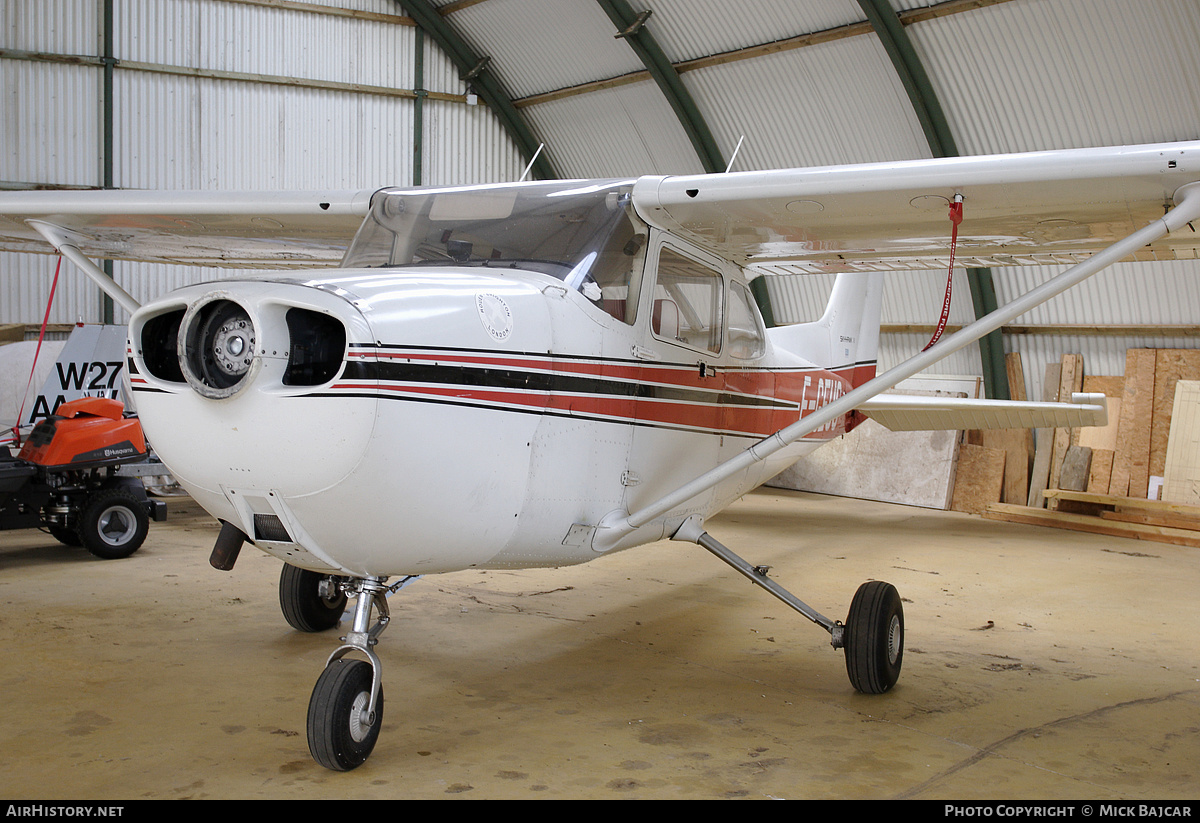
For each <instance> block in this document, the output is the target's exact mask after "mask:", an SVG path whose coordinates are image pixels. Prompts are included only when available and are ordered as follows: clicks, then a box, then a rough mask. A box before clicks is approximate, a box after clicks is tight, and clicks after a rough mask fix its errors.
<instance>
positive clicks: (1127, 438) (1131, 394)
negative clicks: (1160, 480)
mask: <svg viewBox="0 0 1200 823" xmlns="http://www.w3.org/2000/svg"><path fill="white" fill-rule="evenodd" d="M1154 362H1155V354H1154V349H1129V350H1128V351H1127V352H1126V353H1125V386H1124V391H1123V392H1122V395H1121V419H1120V422H1119V423H1118V426H1117V441H1118V443H1117V453H1116V455H1115V456H1114V458H1113V471H1112V481H1111V483H1110V485H1109V494H1114V495H1117V496H1121V497H1145V496H1146V491H1147V489H1148V488H1149V486H1150V418H1151V413H1152V410H1153V408H1154Z"/></svg>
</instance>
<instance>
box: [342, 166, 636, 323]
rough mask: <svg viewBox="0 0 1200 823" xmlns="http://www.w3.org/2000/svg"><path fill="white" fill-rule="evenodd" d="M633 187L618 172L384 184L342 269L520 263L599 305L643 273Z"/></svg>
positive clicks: (505, 266)
mask: <svg viewBox="0 0 1200 823" xmlns="http://www.w3.org/2000/svg"><path fill="white" fill-rule="evenodd" d="M632 189H633V183H632V181H619V180H613V181H602V182H592V181H587V182H580V181H574V182H572V181H554V182H548V183H526V184H509V185H500V186H481V187H463V188H447V189H385V190H383V191H381V192H379V193H377V194H376V195H375V198H374V199H373V200H372V203H371V212H370V214H369V215H368V217H367V219H366V220H365V221H364V222H363V226H362V228H361V229H359V231H358V234H357V235H356V236H355V238H354V242H353V243H351V244H350V248H349V249H347V251H346V255H345V257H344V258H343V260H342V267H343V268H373V267H389V268H391V267H405V266H421V267H428V266H437V265H446V266H481V267H488V268H496V269H521V270H524V271H534V272H540V273H543V274H548V275H551V276H552V277H555V278H557V279H559V280H561V281H563V283H564V284H565V285H566V286H568V287H569V288H572V289H576V290H578V291H580V292H582V293H583V294H584V295H585V296H586V297H588V298H589V299H590V300H592V301H595V302H597V303H599V301H601V299H602V296H603V297H606V298H608V299H609V300H613V299H623V298H624V297H625V296H626V295H625V294H618V292H619V291H620V289H621V288H622V287H626V288H627V287H628V285H629V282H630V278H631V271H632V270H633V269H634V268H635V263H636V268H637V271H638V273H639V274H640V261H641V259H642V255H641V252H642V249H643V246H644V245H645V239H646V229H645V227H643V226H641V225H640V224H638V223H636V221H635V219H634V218H633V216H632V213H633V210H632V208H631V207H630V193H631V191H632ZM602 292H603V295H602ZM611 313H614V314H615V312H611ZM621 319H626V318H624V317H622V318H621ZM626 322H632V320H631V319H626Z"/></svg>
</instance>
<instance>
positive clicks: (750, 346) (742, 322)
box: [729, 282, 767, 360]
mask: <svg viewBox="0 0 1200 823" xmlns="http://www.w3.org/2000/svg"><path fill="white" fill-rule="evenodd" d="M766 349H767V340H766V332H765V331H764V330H763V322H762V315H761V314H759V311H758V307H757V306H756V305H755V303H754V299H753V298H752V297H751V295H750V290H749V289H747V288H746V287H745V286H743V285H742V284H741V283H738V282H733V283H731V284H730V285H729V356H730V357H736V358H738V359H739V360H756V359H758V358H759V357H762V356H763V354H764V353H765V352H766Z"/></svg>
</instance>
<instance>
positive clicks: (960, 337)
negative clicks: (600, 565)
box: [592, 182, 1200, 551]
mask: <svg viewBox="0 0 1200 823" xmlns="http://www.w3.org/2000/svg"><path fill="white" fill-rule="evenodd" d="M1174 200H1175V207H1174V208H1173V209H1171V210H1170V211H1169V212H1167V213H1166V214H1165V215H1163V216H1162V217H1160V218H1159V219H1157V220H1155V221H1153V222H1152V223H1150V224H1148V225H1146V226H1144V227H1143V228H1141V229H1139V230H1137V231H1135V232H1134V233H1133V234H1130V235H1129V236H1127V237H1124V238H1122V239H1121V240H1118V241H1117V242H1115V243H1113V244H1112V245H1111V246H1108V247H1107V248H1105V249H1103V250H1102V251H1099V252H1097V253H1096V254H1094V255H1092V256H1091V257H1089V258H1088V259H1087V260H1084V261H1083V262H1081V263H1078V264H1076V265H1074V266H1072V267H1071V268H1069V269H1067V270H1066V271H1065V272H1063V273H1061V274H1059V275H1057V276H1055V277H1053V278H1051V279H1050V280H1047V281H1046V282H1045V283H1043V284H1041V285H1040V286H1038V287H1037V288H1034V289H1031V290H1030V291H1028V292H1026V293H1025V294H1024V295H1022V296H1021V297H1018V298H1017V299H1016V300H1013V301H1012V302H1011V303H1008V304H1007V305H1005V306H1002V307H1001V308H999V309H996V310H995V311H993V312H992V313H990V314H988V315H985V316H984V317H982V318H980V319H979V320H976V321H975V322H974V323H971V324H970V325H968V326H964V327H963V328H962V329H960V330H959V331H957V332H955V333H954V334H952V335H950V336H949V337H946V338H943V339H942V341H941V342H939V343H938V344H937V345H935V346H933V347H932V348H930V349H926V350H925V351H923V352H921V353H919V354H917V355H915V356H913V357H910V358H909V359H908V360H905V361H904V362H903V363H901V364H900V365H898V366H895V367H894V368H892V369H889V370H888V371H886V372H884V373H883V374H881V375H879V376H878V377H876V378H874V379H873V380H870V381H868V382H866V383H864V384H863V385H861V386H859V387H858V388H856V389H853V390H851V391H850V392H848V393H846V394H844V395H842V396H841V397H840V398H838V399H837V400H835V401H833V402H832V403H829V404H828V405H825V406H822V407H821V408H819V409H817V410H815V411H814V412H813V413H812V414H809V415H807V416H805V417H803V418H801V419H800V420H798V421H796V422H795V423H793V424H792V425H790V426H787V427H786V428H783V429H780V430H779V431H777V432H775V433H774V434H772V435H770V436H769V437H766V438H764V439H763V440H760V441H759V442H758V443H755V444H754V445H753V446H751V447H750V448H748V449H746V450H745V451H744V452H742V453H741V454H739V455H737V456H736V457H732V458H730V459H729V460H726V461H725V462H724V463H721V464H720V465H718V466H716V467H715V468H713V469H711V470H709V471H707V472H705V473H704V474H702V475H700V476H699V477H697V478H696V479H695V480H692V481H691V482H689V483H686V484H684V485H683V486H680V487H679V488H678V489H676V490H675V491H673V492H671V493H670V494H667V495H664V496H663V497H660V498H659V499H658V500H656V501H655V502H653V503H651V504H650V505H648V506H645V507H644V508H642V509H639V510H638V511H635V512H633V513H632V514H627V513H625V512H623V511H621V510H619V509H618V510H614V511H612V512H609V513H608V514H607V515H605V516H604V517H603V518H602V519H601V520H600V523H599V524H598V525H597V528H596V532H595V535H594V537H593V539H592V547H593V548H594V549H595V550H596V551H609V550H610V549H613V548H616V547H617V546H618V545H619V544H620V542H621V540H622V539H623V538H624V537H626V536H628V535H629V534H631V533H632V532H633V531H635V530H636V529H638V528H640V527H642V526H645V525H647V524H649V523H651V521H653V520H655V519H657V518H659V517H662V516H663V515H665V514H667V513H668V512H670V511H671V510H672V509H675V508H677V507H679V506H682V505H684V504H685V503H687V502H688V501H689V500H691V499H692V498H693V497H695V496H696V495H698V494H701V493H702V492H705V491H707V490H709V489H711V488H713V487H714V486H716V485H717V484H719V483H721V482H722V481H724V480H727V479H729V478H731V477H733V476H735V475H736V474H738V473H739V472H741V471H743V470H745V469H747V468H748V467H750V466H752V465H754V464H755V463H757V462H759V461H761V460H764V459H766V458H767V457H770V456H771V455H772V454H774V453H776V452H777V451H779V450H781V449H783V448H785V447H787V446H789V445H791V444H792V443H794V442H796V441H797V440H799V439H801V438H802V437H804V436H805V435H808V434H811V433H812V432H814V431H816V430H817V429H819V428H820V427H821V426H824V425H825V424H826V423H828V422H830V421H831V420H835V419H837V418H838V417H840V416H842V415H844V414H846V413H848V412H850V411H853V410H854V409H855V408H856V407H857V406H858V405H859V404H860V403H863V402H864V401H866V400H869V399H870V398H872V397H874V396H875V395H877V394H879V393H881V392H884V391H887V390H888V389H890V388H892V387H893V386H895V385H896V384H897V383H899V382H900V381H901V380H905V379H907V378H909V377H912V376H913V375H915V374H918V373H919V372H921V371H922V370H923V369H925V368H927V367H928V366H930V365H932V364H934V363H936V362H938V361H939V360H942V359H943V358H945V357H947V356H948V355H950V354H953V353H954V352H956V351H958V350H959V349H961V348H963V347H964V346H967V345H969V344H971V343H974V342H975V341H976V340H978V339H980V338H981V337H983V336H984V335H986V334H988V333H990V332H992V331H995V330H996V329H999V328H1000V327H1001V326H1003V325H1004V324H1005V323H1009V322H1011V321H1012V320H1013V319H1014V318H1016V317H1019V316H1020V315H1022V314H1024V313H1025V312H1027V311H1029V310H1030V309H1033V308H1036V307H1037V306H1040V305H1041V304H1042V303H1045V302H1046V301H1047V300H1049V299H1051V298H1052V297H1056V296H1057V295H1059V294H1061V293H1062V292H1064V291H1066V290H1067V289H1069V288H1071V287H1072V286H1075V285H1077V284H1079V283H1081V282H1082V281H1084V280H1086V279H1087V278H1088V277H1091V276H1092V275H1093V274H1095V273H1096V272H1098V271H1101V270H1102V269H1105V268H1107V267H1108V266H1111V265H1112V264H1114V263H1117V262H1119V261H1120V260H1123V259H1124V258H1126V257H1128V256H1129V255H1131V254H1133V253H1134V252H1135V251H1137V250H1138V249H1140V248H1142V247H1143V246H1145V245H1147V244H1149V243H1153V242H1154V241H1155V240H1158V239H1160V238H1162V237H1164V236H1165V235H1167V234H1168V233H1170V232H1172V231H1175V230H1176V229H1180V228H1183V227H1184V226H1186V225H1187V224H1188V223H1189V222H1191V221H1193V220H1195V219H1197V218H1200V182H1197V183H1188V184H1186V185H1184V186H1181V187H1180V188H1179V189H1178V190H1177V191H1176V192H1175V197H1174ZM668 536H669V535H668Z"/></svg>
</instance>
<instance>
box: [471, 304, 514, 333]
mask: <svg viewBox="0 0 1200 823" xmlns="http://www.w3.org/2000/svg"><path fill="white" fill-rule="evenodd" d="M475 308H477V309H478V310H479V319H480V320H481V321H482V322H483V328H484V329H486V330H487V333H488V334H490V335H491V336H492V337H493V338H494V339H496V340H504V339H506V338H507V337H508V336H509V335H510V334H512V329H513V318H512V310H511V309H509V308H508V304H507V303H505V302H504V301H503V300H502V299H501V298H499V297H497V296H496V295H494V294H477V295H475Z"/></svg>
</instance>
